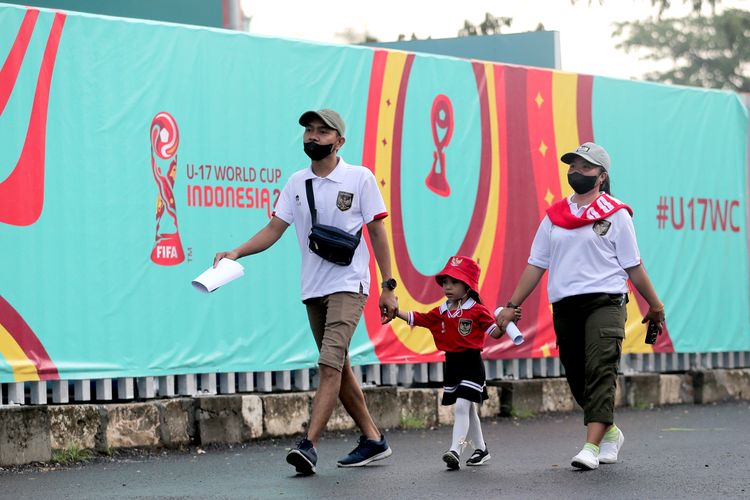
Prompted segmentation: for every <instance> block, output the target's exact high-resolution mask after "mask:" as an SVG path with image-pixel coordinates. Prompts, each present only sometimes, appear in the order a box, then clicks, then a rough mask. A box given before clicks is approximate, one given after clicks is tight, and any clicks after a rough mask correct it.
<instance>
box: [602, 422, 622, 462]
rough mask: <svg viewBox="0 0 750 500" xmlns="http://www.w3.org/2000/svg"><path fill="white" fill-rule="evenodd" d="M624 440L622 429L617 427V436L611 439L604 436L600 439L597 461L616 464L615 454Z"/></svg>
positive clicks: (618, 451)
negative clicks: (608, 439)
mask: <svg viewBox="0 0 750 500" xmlns="http://www.w3.org/2000/svg"><path fill="white" fill-rule="evenodd" d="M624 442H625V436H623V434H622V431H621V430H620V429H617V438H616V439H615V440H613V441H607V440H606V438H605V439H602V442H601V443H599V463H601V464H616V463H617V455H618V454H619V453H620V448H622V443H624Z"/></svg>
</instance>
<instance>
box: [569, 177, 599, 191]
mask: <svg viewBox="0 0 750 500" xmlns="http://www.w3.org/2000/svg"><path fill="white" fill-rule="evenodd" d="M598 178H599V176H598V175H583V174H581V173H578V172H573V173H572V174H568V184H570V187H572V188H573V191H575V192H576V193H578V194H584V193H588V192H589V191H591V190H592V189H594V186H595V185H596V180H597V179H598Z"/></svg>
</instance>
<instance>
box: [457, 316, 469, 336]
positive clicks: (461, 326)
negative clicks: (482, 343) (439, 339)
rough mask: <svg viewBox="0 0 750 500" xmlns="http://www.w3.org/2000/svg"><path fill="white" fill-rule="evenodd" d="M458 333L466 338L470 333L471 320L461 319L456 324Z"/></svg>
mask: <svg viewBox="0 0 750 500" xmlns="http://www.w3.org/2000/svg"><path fill="white" fill-rule="evenodd" d="M458 333H460V334H461V335H463V336H464V337H466V336H467V335H468V334H470V333H471V320H470V319H462V320H461V321H459V322H458Z"/></svg>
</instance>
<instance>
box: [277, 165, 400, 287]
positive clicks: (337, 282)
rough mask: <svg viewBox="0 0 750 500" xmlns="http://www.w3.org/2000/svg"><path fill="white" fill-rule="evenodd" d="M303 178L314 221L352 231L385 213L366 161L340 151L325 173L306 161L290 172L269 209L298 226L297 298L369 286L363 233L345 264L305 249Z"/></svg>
mask: <svg viewBox="0 0 750 500" xmlns="http://www.w3.org/2000/svg"><path fill="white" fill-rule="evenodd" d="M307 179H312V180H313V182H312V188H313V194H314V196H315V208H316V210H317V217H318V220H317V222H318V224H325V225H328V226H335V227H337V228H339V229H343V230H344V231H346V232H348V233H350V234H356V233H357V231H359V230H360V229H362V226H363V225H365V224H368V223H370V222H372V221H373V220H376V219H382V218H385V217H387V216H388V212H387V211H386V208H385V202H384V201H383V196H382V195H381V194H380V190H379V189H378V184H377V180H376V179H375V176H374V175H373V173H372V172H371V171H370V170H368V169H367V168H366V167H362V166H359V165H349V164H348V163H346V162H345V161H344V159H343V158H341V157H339V158H338V164H337V165H336V168H334V169H333V171H332V172H331V173H330V174H328V177H318V176H317V175H315V174H314V173H313V171H312V168H311V167H308V168H306V169H304V170H300V171H298V172H295V173H294V174H292V176H291V177H290V178H289V180H288V181H287V183H286V186H284V189H283V190H282V191H281V195H280V196H279V200H278V202H277V203H276V208H275V209H274V212H273V215H275V216H276V217H278V218H279V219H281V220H283V221H284V222H286V223H287V224H290V225H291V224H293V225H294V226H295V230H296V231H297V241H298V242H299V247H300V250H301V253H302V280H301V281H302V300H306V299H311V298H315V297H323V296H325V295H329V294H331V293H336V292H355V293H357V292H359V291H362V292H363V293H365V294H366V293H367V292H368V291H369V289H370V252H369V251H368V249H367V244H366V243H365V239H364V237H362V238H361V239H360V241H359V246H358V247H357V250H356V251H355V252H354V258H353V259H352V263H351V264H350V265H348V266H339V265H338V264H334V263H332V262H328V261H327V260H325V259H322V258H320V257H319V256H317V255H316V254H314V253H313V252H312V251H310V249H309V247H308V238H307V237H308V235H309V234H310V230H311V229H312V216H311V214H310V208H309V206H308V204H307V191H306V188H305V181H306V180H307Z"/></svg>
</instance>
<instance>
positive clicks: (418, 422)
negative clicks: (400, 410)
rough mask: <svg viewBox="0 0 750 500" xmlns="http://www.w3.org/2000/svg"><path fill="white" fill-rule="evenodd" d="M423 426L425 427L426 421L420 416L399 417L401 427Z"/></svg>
mask: <svg viewBox="0 0 750 500" xmlns="http://www.w3.org/2000/svg"><path fill="white" fill-rule="evenodd" d="M425 427H427V422H426V421H425V420H424V419H422V418H417V417H401V428H402V429H424V428H425Z"/></svg>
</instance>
